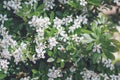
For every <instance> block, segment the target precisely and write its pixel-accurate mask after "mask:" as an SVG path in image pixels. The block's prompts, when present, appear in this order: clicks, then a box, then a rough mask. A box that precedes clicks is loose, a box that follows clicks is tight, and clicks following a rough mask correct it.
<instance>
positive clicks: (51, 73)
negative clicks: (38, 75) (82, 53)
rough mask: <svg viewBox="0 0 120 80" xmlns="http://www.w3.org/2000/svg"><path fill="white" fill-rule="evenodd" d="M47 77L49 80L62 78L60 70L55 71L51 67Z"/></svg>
mask: <svg viewBox="0 0 120 80" xmlns="http://www.w3.org/2000/svg"><path fill="white" fill-rule="evenodd" d="M47 76H48V77H49V80H54V79H55V78H58V77H62V76H63V75H62V74H61V70H60V69H59V68H58V69H55V67H52V69H49V71H48V74H47Z"/></svg>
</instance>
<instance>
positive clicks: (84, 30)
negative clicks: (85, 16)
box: [81, 29, 92, 34]
mask: <svg viewBox="0 0 120 80" xmlns="http://www.w3.org/2000/svg"><path fill="white" fill-rule="evenodd" d="M81 32H82V33H87V34H91V33H92V31H90V30H87V29H81Z"/></svg>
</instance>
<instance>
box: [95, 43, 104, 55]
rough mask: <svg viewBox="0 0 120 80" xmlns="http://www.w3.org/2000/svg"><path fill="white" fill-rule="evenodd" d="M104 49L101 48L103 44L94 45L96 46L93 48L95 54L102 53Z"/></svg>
mask: <svg viewBox="0 0 120 80" xmlns="http://www.w3.org/2000/svg"><path fill="white" fill-rule="evenodd" d="M101 49H102V47H101V44H98V45H97V44H94V46H93V52H97V53H101V51H100V50H101Z"/></svg>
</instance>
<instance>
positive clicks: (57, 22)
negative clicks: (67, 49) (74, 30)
mask: <svg viewBox="0 0 120 80" xmlns="http://www.w3.org/2000/svg"><path fill="white" fill-rule="evenodd" d="M53 21H54V25H53V26H54V27H56V28H57V29H59V27H61V26H62V25H63V20H61V19H59V18H57V17H55V19H54V20H53Z"/></svg>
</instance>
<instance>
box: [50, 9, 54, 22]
mask: <svg viewBox="0 0 120 80" xmlns="http://www.w3.org/2000/svg"><path fill="white" fill-rule="evenodd" d="M54 15H55V14H54V12H53V11H52V12H51V14H50V20H51V21H53V19H54Z"/></svg>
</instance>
